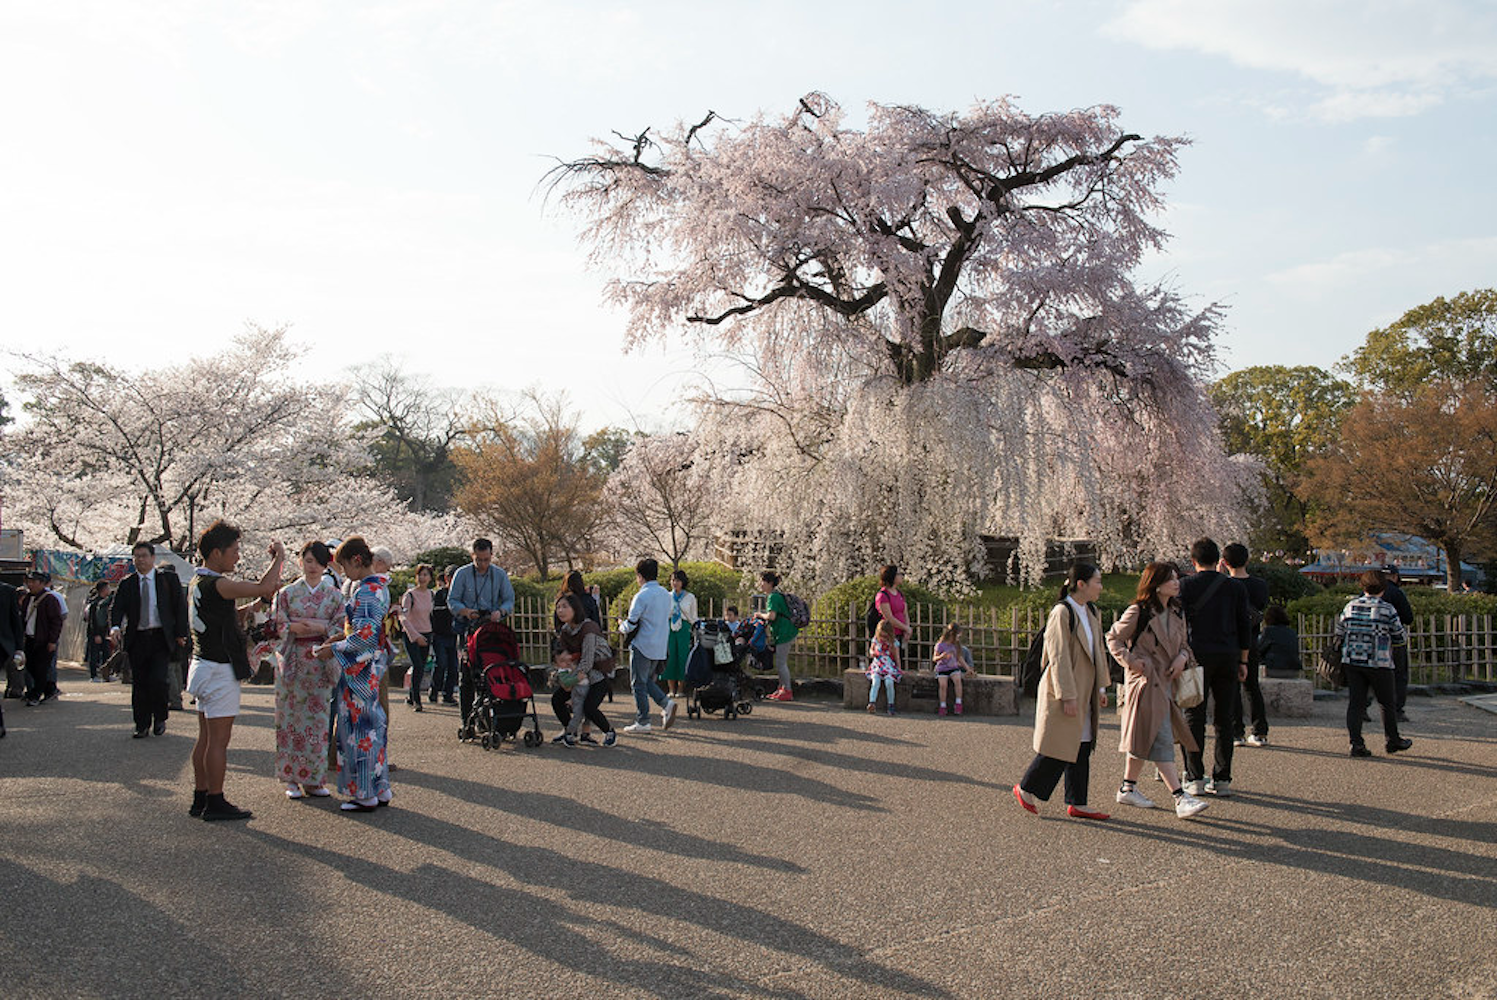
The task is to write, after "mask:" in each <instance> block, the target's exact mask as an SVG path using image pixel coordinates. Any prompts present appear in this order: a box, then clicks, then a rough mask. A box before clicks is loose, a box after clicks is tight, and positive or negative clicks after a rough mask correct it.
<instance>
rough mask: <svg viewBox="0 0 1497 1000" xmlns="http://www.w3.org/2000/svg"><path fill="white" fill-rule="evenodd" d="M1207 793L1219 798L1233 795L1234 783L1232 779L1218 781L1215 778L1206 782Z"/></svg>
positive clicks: (1227, 797)
mask: <svg viewBox="0 0 1497 1000" xmlns="http://www.w3.org/2000/svg"><path fill="white" fill-rule="evenodd" d="M1206 794H1207V795H1215V796H1216V797H1217V798H1219V799H1229V798H1231V797H1232V783H1231V782H1230V781H1217V780H1215V779H1214V778H1213V779H1212V780H1211V781H1208V782H1206Z"/></svg>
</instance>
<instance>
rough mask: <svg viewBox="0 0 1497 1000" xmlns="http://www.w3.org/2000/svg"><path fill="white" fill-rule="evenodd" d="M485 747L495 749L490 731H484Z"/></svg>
mask: <svg viewBox="0 0 1497 1000" xmlns="http://www.w3.org/2000/svg"><path fill="white" fill-rule="evenodd" d="M483 748H484V749H485V750H492V749H494V741H493V740H491V739H489V734H488V733H484V734H483Z"/></svg>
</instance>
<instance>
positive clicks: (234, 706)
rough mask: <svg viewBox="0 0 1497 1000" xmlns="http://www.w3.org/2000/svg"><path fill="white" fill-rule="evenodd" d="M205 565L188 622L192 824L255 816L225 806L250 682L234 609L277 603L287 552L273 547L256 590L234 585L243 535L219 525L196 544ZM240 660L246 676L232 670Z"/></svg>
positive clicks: (195, 582) (251, 586)
mask: <svg viewBox="0 0 1497 1000" xmlns="http://www.w3.org/2000/svg"><path fill="white" fill-rule="evenodd" d="M198 553H199V554H200V555H201V556H202V557H203V565H202V566H201V567H199V568H198V571H197V573H196V575H195V576H194V577H193V580H192V587H191V595H190V600H189V602H188V615H189V618H190V620H191V622H192V652H193V656H192V666H191V668H190V669H189V670H188V673H187V692H188V693H189V694H191V695H192V696H193V697H194V698H196V699H197V712H198V739H197V744H196V745H195V746H194V747H193V748H192V779H193V785H192V808H191V809H189V810H188V812H187V814H188V815H189V816H201V817H202V818H203V819H205V820H225V819H249V818H250V811H249V810H248V809H240V808H238V807H237V806H234V805H233V804H231V803H230V802H229V801H228V800H226V799H225V798H224V773H225V771H226V770H227V769H228V750H229V737H230V736H231V735H233V732H234V719H235V717H236V716H238V714H239V685H240V683H241V682H242V681H241V678H243V677H247V676H249V674H248V670H249V663H248V659H249V658H248V654H247V652H246V650H245V648H244V635H243V633H241V632H240V631H239V623H238V622H237V620H236V615H235V609H234V602H235V601H237V600H240V599H242V598H250V597H255V598H263V599H265V600H267V601H268V600H272V599H274V597H275V593H276V590H277V589H279V587H280V583H281V564H282V563H283V562H284V561H285V558H286V549H285V547H284V546H282V545H281V543H280V542H272V543H271V544H270V557H271V558H270V568H269V569H267V570H266V571H265V574H264V575H263V576H262V577H260V582H259V583H250V582H249V581H247V580H231V579H229V577H228V574H229V573H232V572H234V567H235V566H237V565H238V564H239V529H238V528H236V527H234V526H233V525H232V524H226V523H225V522H223V521H214V522H213V524H212V525H211V526H210V527H209V528H208V530H207V531H205V532H203V536H202V537H201V538H199V539H198ZM239 660H243V661H245V662H244V663H243V672H242V673H241V672H239V671H237V670H236V669H235V663H236V661H239Z"/></svg>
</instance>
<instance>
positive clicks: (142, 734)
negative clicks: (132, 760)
mask: <svg viewBox="0 0 1497 1000" xmlns="http://www.w3.org/2000/svg"><path fill="white" fill-rule="evenodd" d="M149 735H150V730H148V729H137V730H135V732H133V733H131V734H130V738H131V739H132V740H143V739H145V738H146V737H147V736H149Z"/></svg>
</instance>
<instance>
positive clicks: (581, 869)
mask: <svg viewBox="0 0 1497 1000" xmlns="http://www.w3.org/2000/svg"><path fill="white" fill-rule="evenodd" d="M398 818H399V820H400V822H399V825H398V827H397V826H396V825H395V824H380V825H381V826H382V827H383V828H384V829H385V830H387V831H388V832H390V833H396V834H398V835H400V836H403V837H407V838H409V839H411V840H412V841H414V842H415V843H417V844H419V845H421V846H422V847H426V846H427V845H431V844H439V845H441V847H442V849H444V850H447V851H449V852H451V853H454V854H456V855H458V856H460V857H463V858H466V859H468V860H470V861H474V862H477V863H479V864H481V865H484V866H487V867H489V868H492V869H494V870H497V871H502V872H505V873H507V874H508V875H509V876H510V877H511V878H513V879H514V880H515V881H516V882H519V883H522V884H530V885H539V886H545V887H547V888H550V889H555V890H559V891H561V892H564V893H566V894H567V896H568V897H569V898H572V899H576V900H579V901H581V902H584V903H596V904H600V905H606V906H618V907H629V908H633V909H636V910H639V911H642V912H644V913H646V914H650V915H653V916H656V917H660V918H664V919H668V920H690V921H691V922H692V923H693V924H695V925H697V926H699V927H701V928H702V929H705V930H708V931H712V932H715V933H717V934H720V935H722V936H724V937H726V938H728V939H729V940H734V941H749V942H753V943H756V944H759V945H762V946H763V947H765V948H766V949H772V950H776V951H780V952H784V953H788V954H791V955H795V956H798V957H800V958H801V959H803V960H805V961H807V962H809V963H813V964H815V965H817V966H821V967H825V968H827V969H828V971H834V972H836V973H839V974H842V975H846V976H849V977H852V978H854V979H858V980H861V981H864V982H867V983H870V984H877V985H880V986H884V987H888V988H890V989H894V990H898V991H900V992H904V993H914V994H921V995H925V996H948V995H949V994H947V993H946V992H945V991H943V990H941V989H940V988H939V987H937V986H936V985H935V984H933V983H928V982H925V981H924V980H921V979H919V978H917V977H914V976H911V975H908V974H905V973H903V972H900V971H898V970H894V969H890V968H888V967H886V966H883V965H880V964H878V963H877V962H874V961H872V960H870V959H868V958H866V957H865V956H863V955H862V954H860V953H859V952H858V951H857V950H856V949H853V948H850V947H848V946H847V945H845V944H843V943H842V942H840V941H837V940H835V939H832V938H828V937H826V936H825V935H823V934H821V933H819V932H817V931H816V930H814V929H812V928H810V927H807V926H805V925H803V924H798V923H795V922H794V921H791V920H787V919H785V918H783V917H778V916H775V915H774V914H770V913H765V912H763V911H761V910H756V909H754V908H753V907H750V906H746V905H743V904H740V903H736V902H732V901H729V900H724V899H719V898H716V897H713V896H708V895H704V894H702V893H698V892H692V891H690V890H687V889H682V888H680V887H678V886H675V885H671V884H670V883H668V882H664V881H662V880H660V879H657V878H652V877H650V876H647V875H640V874H637V873H635V872H629V871H625V870H623V869H620V868H615V867H612V866H610V865H606V864H601V863H599V862H598V861H597V860H596V858H586V859H576V858H569V857H567V856H565V855H563V854H561V853H559V852H558V851H556V850H554V849H552V848H535V847H526V846H523V845H519V844H510V843H506V842H503V841H499V840H496V839H494V838H492V837H488V836H485V835H483V834H480V833H477V832H475V831H473V830H470V829H468V828H466V827H461V826H457V825H455V824H453V823H448V822H446V821H444V820H439V819H436V818H434V817H430V816H423V815H420V814H416V813H405V812H402V813H401V814H399V817H398ZM340 822H349V823H353V822H363V820H362V819H353V820H340ZM243 834H244V835H245V836H248V837H251V838H254V839H257V840H260V841H262V842H264V843H265V844H267V845H269V846H271V847H278V848H280V849H283V850H285V851H286V852H288V853H289V854H292V855H294V856H297V857H306V858H311V859H313V860H315V861H320V862H321V863H323V864H325V865H327V866H328V867H330V868H333V869H335V870H338V871H341V872H342V873H343V874H344V875H346V876H347V877H348V878H350V879H353V880H355V881H357V882H359V883H360V884H362V885H365V886H367V887H368V888H370V889H373V890H375V891H377V892H389V893H393V894H395V895H398V896H400V897H402V898H404V899H408V900H410V901H412V902H415V903H417V904H419V905H421V906H425V907H428V908H430V909H433V910H438V911H441V912H443V913H446V914H448V915H449V916H452V917H453V918H454V919H457V920H461V921H463V922H465V923H468V924H469V925H471V926H473V927H475V928H477V929H479V930H481V931H483V932H484V933H487V934H492V935H494V936H496V937H500V938H504V939H507V940H510V941H513V942H514V943H515V944H517V945H519V946H521V947H523V948H526V949H527V950H529V951H531V952H533V953H535V954H537V955H541V956H543V957H546V958H549V959H551V960H552V961H555V962H558V963H560V964H562V965H566V966H569V967H572V968H577V969H580V970H582V971H584V972H587V973H589V974H591V975H594V976H597V977H598V978H600V979H602V980H604V981H609V982H624V983H627V984H629V985H632V986H635V987H637V988H639V989H642V990H646V991H649V992H651V993H654V994H657V995H668V996H678V995H679V996H714V995H727V994H728V993H730V992H741V991H742V990H743V989H744V988H745V987H746V986H747V985H748V984H746V983H744V982H743V981H742V980H740V979H737V978H728V977H723V976H718V975H713V974H710V973H704V972H702V971H701V969H700V966H701V965H702V964H703V963H701V962H695V963H686V962H681V961H680V958H681V948H680V946H679V945H675V946H673V947H672V948H671V955H672V958H671V960H670V961H669V962H657V961H646V960H642V959H634V958H628V957H621V956H619V955H617V954H610V953H609V952H608V951H605V950H603V949H600V948H598V947H597V945H596V943H595V942H594V941H592V940H590V939H588V938H586V937H584V936H583V935H581V934H578V933H577V932H576V931H575V930H574V929H573V928H574V926H575V925H577V924H579V923H585V922H587V921H588V919H589V918H587V917H586V916H585V915H584V914H578V913H576V912H574V911H573V910H571V909H568V908H565V907H562V906H559V905H557V904H555V903H552V902H550V901H548V900H544V899H541V898H538V897H536V896H534V895H532V894H530V893H526V892H524V891H521V890H515V889H508V888H502V887H498V886H493V885H490V884H489V883H487V882H481V881H477V880H474V879H471V878H465V877H463V876H461V875H459V874H457V873H454V872H450V871H448V870H446V869H444V868H441V867H438V866H433V865H423V866H422V867H421V868H419V869H418V870H416V871H415V872H413V873H410V874H407V873H404V872H401V871H398V870H396V869H393V868H390V867H388V866H386V865H382V864H380V863H378V862H376V861H371V860H368V859H366V858H362V857H355V856H352V855H348V854H342V853H338V852H334V851H329V850H326V849H323V848H318V847H313V846H310V845H307V844H302V843H298V842H295V841H291V840H287V839H285V838H282V837H279V836H277V835H275V834H271V833H268V832H265V831H262V830H258V829H254V828H246V829H245V830H244V831H243ZM507 918H508V919H507ZM623 934H624V935H625V936H628V935H629V934H630V932H629V931H627V930H626V931H624V932H623ZM754 992H757V993H759V994H761V995H764V996H769V997H785V998H799V997H802V996H803V994H801V993H798V992H793V991H786V990H770V989H762V988H761V989H756V990H754Z"/></svg>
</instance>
